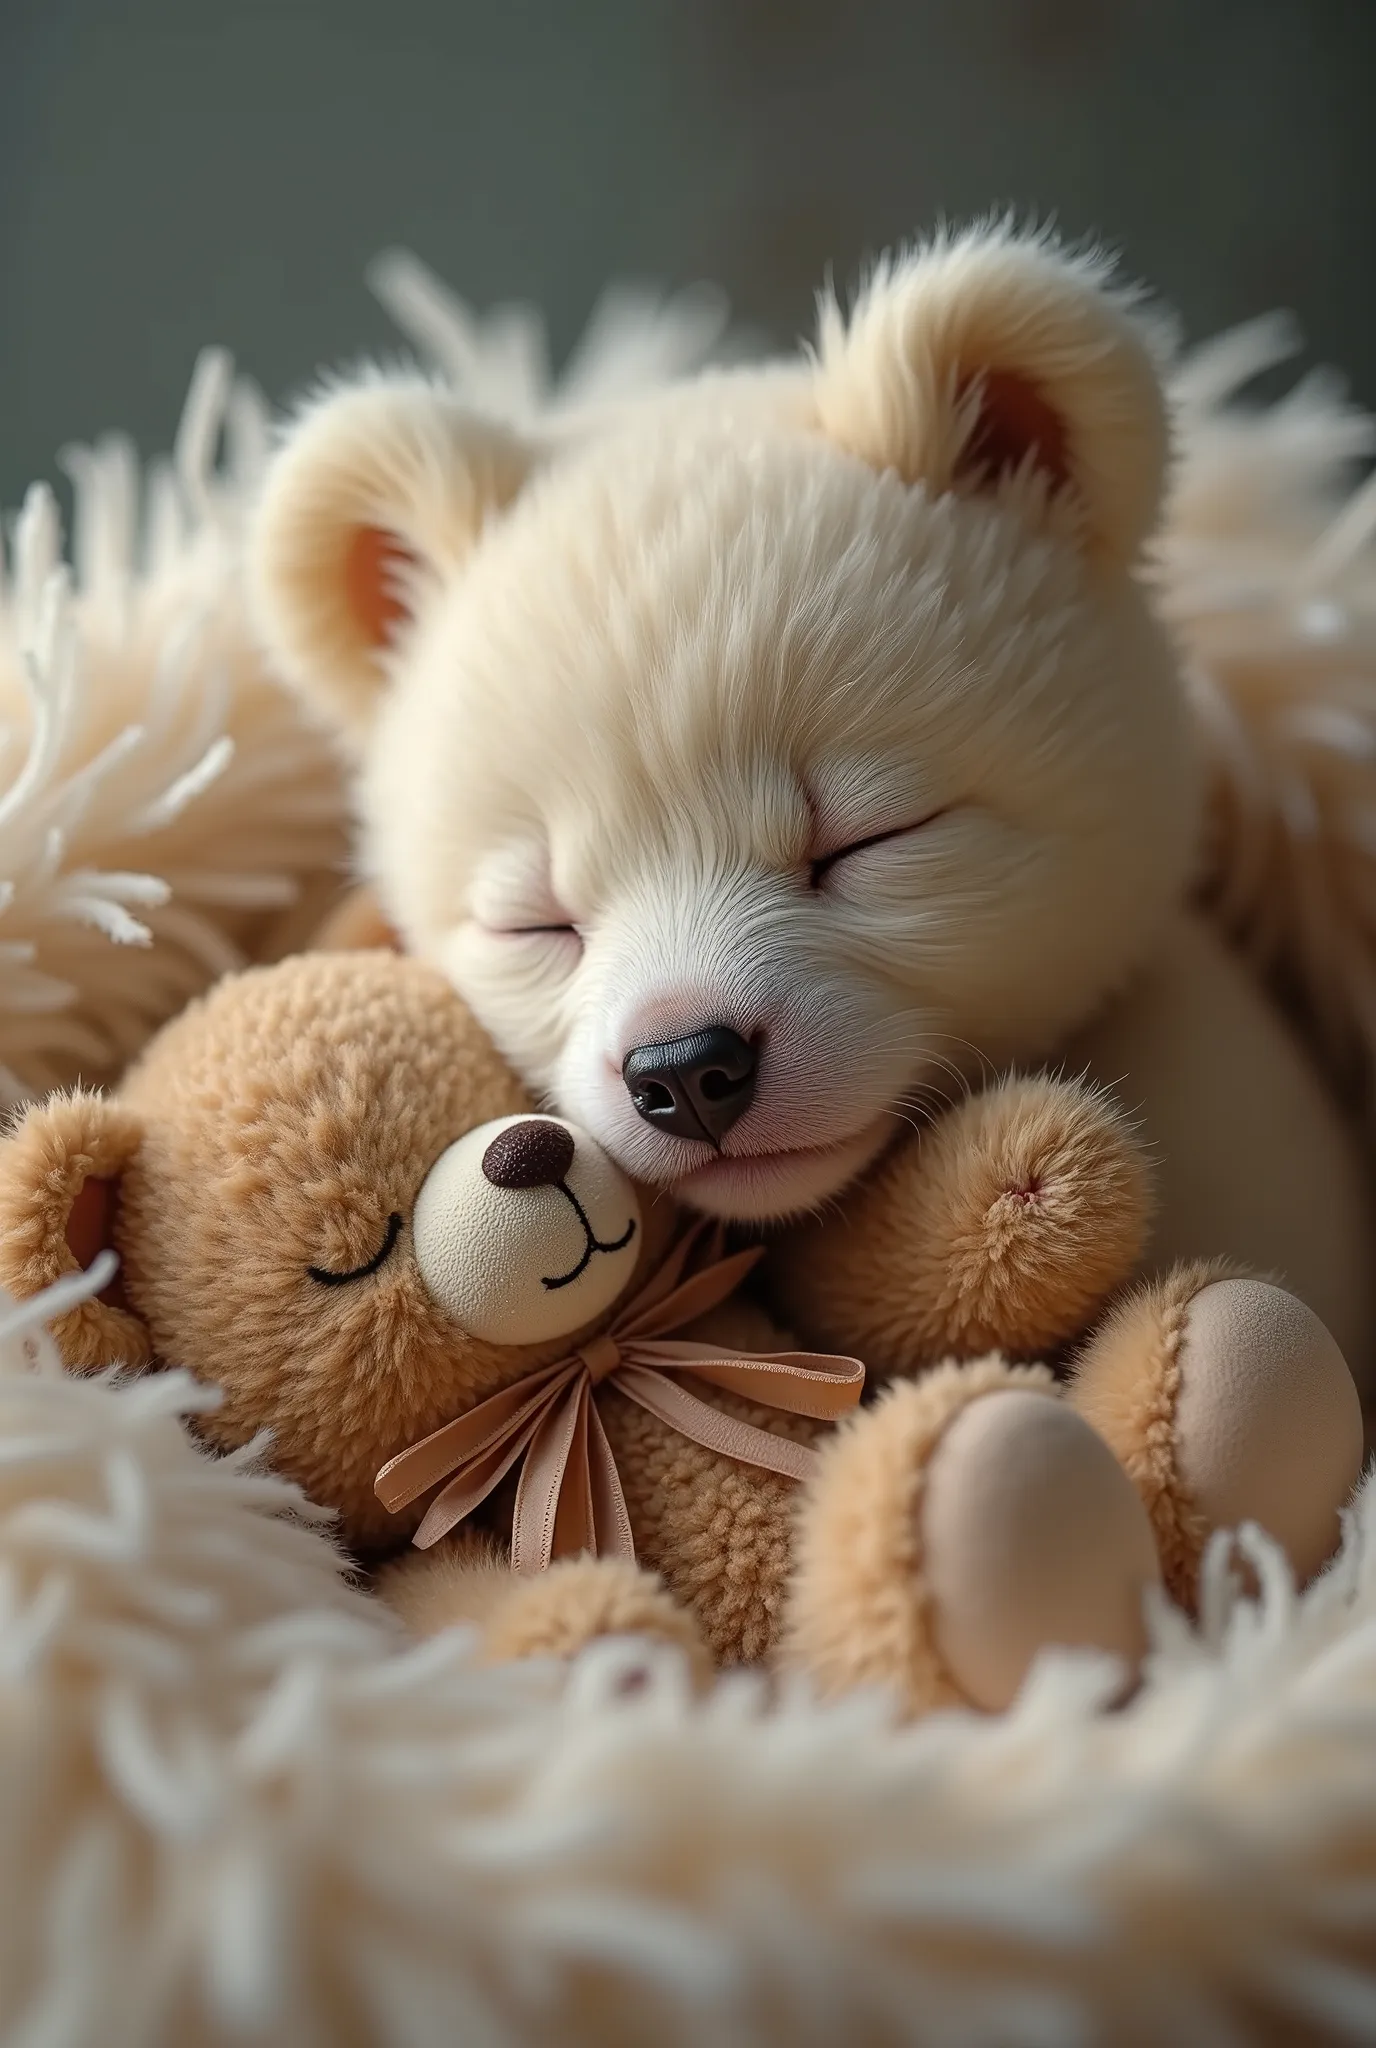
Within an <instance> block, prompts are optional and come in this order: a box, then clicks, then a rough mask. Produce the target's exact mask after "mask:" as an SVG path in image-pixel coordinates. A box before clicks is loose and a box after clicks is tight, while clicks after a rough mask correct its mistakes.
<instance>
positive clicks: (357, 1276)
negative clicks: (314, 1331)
mask: <svg viewBox="0 0 1376 2048" xmlns="http://www.w3.org/2000/svg"><path fill="white" fill-rule="evenodd" d="M400 1235H401V1217H400V1215H399V1214H398V1213H397V1212H396V1211H395V1210H393V1212H392V1214H391V1215H390V1216H389V1217H388V1218H387V1234H386V1236H385V1237H384V1238H383V1240H382V1244H381V1246H380V1247H379V1249H378V1250H377V1251H375V1252H374V1253H373V1256H372V1257H371V1258H370V1259H365V1261H364V1262H363V1264H362V1265H361V1266H351V1267H350V1268H349V1270H348V1272H347V1273H336V1272H333V1271H332V1270H331V1268H330V1267H329V1266H307V1268H306V1271H307V1272H308V1273H309V1274H310V1277H311V1279H312V1280H318V1281H319V1282H320V1285H321V1286H322V1287H343V1286H346V1285H347V1283H348V1282H349V1281H350V1280H366V1279H367V1278H368V1275H369V1274H370V1273H376V1271H377V1269H378V1267H379V1266H381V1265H383V1264H385V1262H386V1261H387V1260H388V1259H389V1258H390V1257H391V1255H392V1251H393V1249H394V1247H395V1245H396V1241H397V1239H398V1238H399V1237H400Z"/></svg>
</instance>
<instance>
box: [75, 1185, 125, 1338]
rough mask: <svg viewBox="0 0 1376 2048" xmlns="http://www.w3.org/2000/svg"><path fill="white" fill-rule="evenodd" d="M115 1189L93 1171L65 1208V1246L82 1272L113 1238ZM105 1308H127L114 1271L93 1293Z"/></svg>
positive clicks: (117, 1194)
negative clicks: (107, 1281) (99, 1178)
mask: <svg viewBox="0 0 1376 2048" xmlns="http://www.w3.org/2000/svg"><path fill="white" fill-rule="evenodd" d="M118 1199H119V1190H118V1187H117V1186H116V1184H115V1182H114V1181H112V1180H97V1179H96V1178H95V1177H94V1175H92V1176H90V1177H89V1178H88V1179H86V1180H84V1181H83V1182H82V1183H81V1186H80V1187H79V1188H78V1190H77V1192H76V1195H75V1197H74V1199H73V1201H72V1206H71V1208H70V1209H69V1210H68V1212H67V1249H68V1251H69V1252H70V1253H71V1255H72V1257H73V1258H74V1259H75V1260H76V1262H77V1265H78V1266H79V1267H80V1268H81V1270H82V1272H83V1273H85V1272H87V1271H88V1270H89V1268H90V1267H91V1266H92V1265H93V1264H94V1263H95V1261H96V1259H97V1258H98V1257H99V1256H100V1254H101V1252H103V1251H108V1250H110V1249H111V1247H112V1246H113V1244H114V1241H115V1204H116V1202H117V1201H118ZM96 1299H97V1301H103V1302H104V1303H105V1306H106V1307H107V1308H122V1309H126V1310H127V1309H128V1307H129V1300H128V1296H127V1295H126V1294H125V1292H124V1281H123V1277H122V1275H121V1274H119V1273H116V1275H115V1277H114V1279H113V1280H112V1281H111V1282H110V1284H109V1286H108V1287H102V1288H101V1290H100V1293H99V1294H98V1295H97V1296H96Z"/></svg>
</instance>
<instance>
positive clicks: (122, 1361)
mask: <svg viewBox="0 0 1376 2048" xmlns="http://www.w3.org/2000/svg"><path fill="white" fill-rule="evenodd" d="M141 1140H142V1128H141V1126H140V1124H139V1120H138V1118H137V1117H135V1116H133V1115H132V1114H131V1112H130V1111H129V1110H127V1109H124V1108H122V1107H121V1106H120V1104H119V1103H117V1102H111V1101H109V1100H108V1099H107V1098H106V1097H105V1096H103V1095H92V1094H88V1093H85V1092H83V1091H80V1090H77V1091H75V1092H73V1093H72V1094H69V1095H52V1096H50V1097H49V1098H48V1100H47V1101H46V1102H41V1103H36V1104H35V1105H34V1106H33V1107H32V1108H31V1109H28V1110H26V1111H25V1112H24V1114H23V1116H22V1117H21V1119H20V1120H19V1122H18V1123H17V1124H16V1125H15V1127H14V1129H13V1130H12V1131H11V1132H10V1133H9V1135H8V1136H7V1137H5V1138H4V1139H3V1140H0V1286H3V1287H4V1288H6V1289H7V1290H8V1292H9V1293H10V1294H11V1295H13V1296H14V1298H15V1299H16V1300H18V1301H27V1300H29V1299H31V1298H32V1296H34V1295H35V1294H41V1293H42V1292H43V1289H44V1288H45V1287H50V1286H51V1285H52V1284H53V1282H54V1281H55V1280H62V1279H65V1278H67V1277H68V1276H70V1275H71V1274H73V1273H84V1272H86V1271H87V1270H88V1269H89V1267H90V1266H91V1264H92V1263H93V1261H94V1260H95V1259H96V1258H97V1257H98V1255H99V1254H100V1253H101V1252H102V1251H105V1250H109V1249H114V1248H115V1246H114V1234H115V1215H116V1208H117V1204H118V1199H119V1180H120V1176H121V1175H122V1174H123V1172H124V1170H125V1168H126V1167H127V1166H128V1165H129V1164H130V1162H131V1161H132V1160H133V1159H134V1157H135V1155H136V1154H137V1152H138V1149H139V1145H140V1143H141ZM52 1335H53V1341H54V1342H55V1344H56V1345H57V1349H58V1352H59V1353H60V1355H61V1357H62V1359H63V1362H64V1363H65V1364H66V1365H69V1366H71V1367H72V1368H73V1369H74V1370H76V1371H80V1372H97V1371H100V1370H101V1369H102V1368H103V1367H105V1366H108V1365H126V1366H144V1365H147V1364H148V1363H149V1362H150V1360H151V1357H152V1342H151V1339H150V1337H149V1333H148V1330H147V1328H146V1327H145V1325H144V1324H143V1322H142V1321H141V1320H140V1319H139V1317H137V1316H136V1315H134V1314H133V1313H132V1311H131V1310H130V1308H129V1306H128V1304H127V1302H126V1301H125V1299H124V1294H123V1289H122V1287H121V1284H120V1280H119V1277H118V1275H117V1276H116V1278H115V1279H114V1280H113V1281H112V1282H111V1284H110V1285H109V1286H108V1287H107V1288H105V1289H104V1290H103V1291H102V1293H101V1294H100V1295H98V1296H96V1297H95V1298H93V1299H91V1300H89V1301H83V1302H79V1303H78V1304H77V1306H76V1307H75V1308H73V1309H69V1310H68V1311H67V1312H66V1313H65V1314H64V1315H61V1316H58V1317H56V1318H55V1319H54V1321H53V1324H52Z"/></svg>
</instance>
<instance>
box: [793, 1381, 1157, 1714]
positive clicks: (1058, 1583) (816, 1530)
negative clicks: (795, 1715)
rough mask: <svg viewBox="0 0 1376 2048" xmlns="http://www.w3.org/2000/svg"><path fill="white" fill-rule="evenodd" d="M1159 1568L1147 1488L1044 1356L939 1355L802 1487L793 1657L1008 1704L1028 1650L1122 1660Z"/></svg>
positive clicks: (861, 1678) (834, 1679) (840, 1677)
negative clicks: (1083, 1415)
mask: <svg viewBox="0 0 1376 2048" xmlns="http://www.w3.org/2000/svg"><path fill="white" fill-rule="evenodd" d="M1158 1576H1159V1571H1158V1565H1157V1559H1156V1549H1155V1545H1154V1542H1153V1540H1152V1534H1151V1528H1150V1525H1149V1523H1148V1521H1147V1518H1146V1514H1145V1512H1144V1510H1143V1508H1142V1505H1141V1502H1140V1501H1139V1500H1138V1498H1137V1495H1136V1494H1135V1492H1134V1491H1133V1489H1132V1487H1131V1485H1130V1484H1129V1483H1128V1481H1127V1479H1126V1477H1125V1476H1124V1474H1123V1473H1122V1471H1121V1470H1120V1469H1119V1467H1118V1466H1117V1464H1116V1463H1115V1462H1114V1459H1113V1457H1112V1455H1111V1454H1110V1452H1109V1451H1108V1450H1107V1449H1106V1447H1105V1446H1104V1444H1103V1443H1102V1442H1101V1441H1100V1440H1099V1438H1097V1437H1096V1436H1095V1435H1094V1432H1093V1431H1092V1430H1090V1429H1089V1428H1087V1427H1086V1425H1085V1424H1084V1423H1083V1422H1082V1421H1081V1420H1080V1418H1079V1417H1078V1416H1077V1415H1075V1414H1074V1413H1073V1412H1072V1410H1071V1409H1069V1408H1068V1407H1067V1406H1066V1404H1065V1402H1064V1401H1063V1400H1062V1399H1061V1398H1060V1397H1059V1395H1058V1394H1057V1393H1056V1392H1055V1391H1054V1385H1053V1382H1052V1380H1051V1377H1050V1375H1049V1374H1048V1373H1046V1372H1045V1371H1044V1370H1043V1369H1041V1368H1040V1367H1025V1368H1015V1367H1010V1366H1008V1365H1006V1364H1004V1363H1003V1362H1002V1361H1001V1360H999V1359H985V1360H982V1361H980V1362H978V1363H976V1364H974V1365H968V1366H954V1365H948V1366H942V1367H939V1368H938V1369H937V1370H936V1371H935V1372H932V1373H930V1374H928V1375H927V1376H926V1377H925V1378H923V1379H922V1380H919V1381H916V1382H914V1383H912V1384H901V1385H899V1386H896V1387H893V1388H892V1389H890V1390H889V1391H888V1392H887V1393H886V1394H885V1396H884V1397H883V1399H882V1400H880V1401H878V1402H876V1404H875V1405H874V1406H873V1407H872V1408H870V1409H867V1410H865V1411H864V1412H863V1413H862V1414H861V1415H860V1416H858V1417H857V1418H856V1419H855V1420H854V1422H852V1423H850V1424H848V1425H846V1426H845V1427H844V1428H843V1429H842V1430H840V1431H838V1432H837V1435H836V1437H835V1438H834V1439H833V1440H832V1442H831V1443H830V1444H829V1446H828V1448H827V1450H826V1451H825V1452H824V1453H823V1457H822V1462H821V1467H820V1470H819V1473H818V1476H817V1478H816V1479H815V1480H814V1481H813V1482H812V1483H811V1486H810V1487H809V1490H808V1493H807V1495H806V1496H805V1499H804V1503H803V1507H802V1511H801V1516H800V1523H799V1533H798V1543H797V1561H796V1569H795V1581H794V1586H793V1589H792V1593H791V1598H790V1603H789V1610H788V1614H787V1617H786V1628H785V1636H784V1646H783V1657H784V1661H785V1662H786V1663H788V1664H789V1665H790V1666H792V1667H794V1668H797V1669H801V1670H803V1671H805V1672H807V1673H808V1674H809V1675H810V1676H811V1677H812V1679H813V1681H814V1683H816V1684H817V1685H818V1686H819V1687H820V1688H821V1689H822V1690H824V1691H827V1692H838V1691H841V1690H843V1689H845V1688H846V1687H849V1686H854V1685H860V1684H886V1685H890V1686H894V1687H896V1688H897V1689H898V1691H899V1693H900V1695H901V1697H902V1699H903V1702H904V1705H905V1706H906V1708H907V1710H908V1711H909V1712H910V1713H914V1714H916V1713H922V1712H926V1711H928V1710H929V1709H931V1708H932V1707H936V1706H941V1705H948V1704H953V1703H966V1704H972V1705H976V1706H981V1707H987V1708H999V1707H1002V1706H1005V1705H1006V1704H1007V1703H1008V1701H1009V1700H1011V1699H1012V1697H1013V1696H1014V1694H1015V1693H1016V1691H1017V1689H1018V1686H1019V1684H1020V1683H1021V1681H1022V1678H1023V1675H1024V1673H1025V1672H1026V1670H1027V1667H1028V1665H1029V1664H1030V1662H1031V1661H1032V1658H1033V1657H1034V1656H1035V1654H1036V1652H1037V1651H1038V1650H1039V1649H1041V1648H1043V1647H1044V1646H1046V1645H1048V1644H1052V1643H1059V1644H1065V1645H1082V1644H1089V1645H1092V1646H1094V1647H1097V1648H1101V1649H1105V1650H1109V1651H1113V1652H1116V1653H1117V1654H1119V1655H1121V1656H1123V1657H1124V1658H1126V1659H1127V1660H1128V1661H1129V1662H1130V1663H1131V1662H1133V1661H1135V1659H1136V1658H1137V1656H1138V1655H1139V1653H1140V1651H1141V1648H1142V1641H1143V1637H1142V1627H1143V1624H1142V1595H1143V1591H1144V1589H1145V1587H1146V1586H1147V1585H1149V1584H1150V1583H1152V1582H1153V1581H1154V1580H1155V1579H1156V1578H1157V1577H1158Z"/></svg>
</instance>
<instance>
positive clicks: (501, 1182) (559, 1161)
mask: <svg viewBox="0 0 1376 2048" xmlns="http://www.w3.org/2000/svg"><path fill="white" fill-rule="evenodd" d="M572 1165H573V1139H572V1137H571V1136H570V1134H569V1133H568V1131H566V1130H565V1129H564V1126H563V1125H562V1124H556V1123H554V1122H553V1121H552V1119H551V1118H549V1117H543V1116H530V1117H524V1118H522V1120H521V1122H520V1123H518V1124H508V1125H507V1127H506V1129H505V1130H504V1131H498V1133H497V1135H496V1137H495V1138H494V1139H493V1140H492V1143H491V1144H490V1145H489V1146H488V1148H487V1150H486V1151H485V1152H484V1154H483V1178H484V1180H490V1181H491V1183H492V1185H493V1187H494V1188H557V1187H558V1185H559V1183H560V1182H561V1181H562V1180H563V1178H564V1176H565V1175H566V1174H567V1172H568V1170H569V1168H570V1167H571V1166H572Z"/></svg>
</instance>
